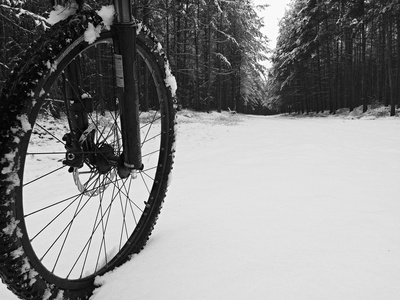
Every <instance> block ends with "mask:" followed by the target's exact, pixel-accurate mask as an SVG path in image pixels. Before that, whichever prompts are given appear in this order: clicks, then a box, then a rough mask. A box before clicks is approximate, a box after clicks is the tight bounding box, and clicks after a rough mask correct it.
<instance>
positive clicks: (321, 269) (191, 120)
mask: <svg viewBox="0 0 400 300" xmlns="http://www.w3.org/2000/svg"><path fill="white" fill-rule="evenodd" d="M188 116H190V117H188ZM179 121H180V125H179V132H178V147H177V156H176V160H175V167H174V171H173V181H172V184H171V186H170V189H169V193H168V195H167V199H166V203H165V207H164V209H163V211H162V213H161V216H160V220H159V222H158V224H157V226H156V228H155V231H154V234H153V235H152V237H151V239H150V241H149V243H148V245H147V247H146V248H145V250H144V251H143V252H142V253H140V254H139V255H138V256H136V257H134V258H133V260H132V261H130V262H128V263H126V264H125V265H123V266H122V267H120V268H119V269H117V270H116V271H114V272H112V273H109V274H107V275H105V276H103V277H102V278H100V279H99V283H102V284H103V285H102V287H101V288H99V289H98V290H96V294H95V295H94V296H93V297H92V298H91V299H92V300H110V299H112V300H113V299H116V300H128V299H129V300H131V299H135V300H142V299H143V300H153V299H171V300H180V299H191V300H192V299H285V300H286V299H289V300H291V299H296V300H299V299H304V300H310V299H349V300H355V299H360V300H361V299H362V300H366V299H371V300H372V299H373V300H379V299H382V300H391V299H393V300H394V299H399V295H400V285H399V284H398V283H399V282H400V234H399V232H400V217H399V216H400V201H399V200H400V198H399V190H398V184H399V173H400V160H399V154H400V136H399V129H400V120H399V119H398V118H384V119H377V120H347V119H343V118H296V119H292V118H288V117H252V116H242V115H235V116H231V115H227V114H224V115H219V114H216V113H213V114H210V115H207V114H196V113H186V114H183V115H181V116H180V117H179ZM0 298H1V299H4V300H11V299H16V297H15V296H13V295H11V294H10V293H9V292H7V291H6V290H5V288H4V286H1V287H0Z"/></svg>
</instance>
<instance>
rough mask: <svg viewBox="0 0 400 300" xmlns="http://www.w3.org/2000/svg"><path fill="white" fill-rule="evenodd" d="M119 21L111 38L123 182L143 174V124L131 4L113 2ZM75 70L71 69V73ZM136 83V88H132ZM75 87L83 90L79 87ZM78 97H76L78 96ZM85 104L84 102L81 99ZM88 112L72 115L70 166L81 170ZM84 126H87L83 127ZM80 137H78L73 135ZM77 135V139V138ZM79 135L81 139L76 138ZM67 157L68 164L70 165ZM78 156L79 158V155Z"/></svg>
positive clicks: (74, 78)
mask: <svg viewBox="0 0 400 300" xmlns="http://www.w3.org/2000/svg"><path fill="white" fill-rule="evenodd" d="M57 4H59V5H63V4H65V0H55V1H54V5H57ZM113 4H114V8H115V12H116V18H115V21H114V24H113V26H112V30H111V32H112V38H113V43H114V51H115V54H114V62H115V72H116V74H115V77H116V85H117V90H118V102H119V111H120V121H121V132H122V145H123V155H122V157H119V158H116V160H118V161H116V162H114V163H118V173H119V175H120V176H121V177H122V178H126V177H128V176H129V175H130V174H132V173H133V172H134V171H135V170H142V169H143V167H144V166H143V163H142V156H141V142H140V120H139V95H138V79H137V74H136V72H137V65H136V64H137V53H136V24H135V21H134V19H133V17H132V5H131V1H130V0H113ZM74 68H76V67H74V66H72V69H74ZM74 73H75V74H76V72H71V74H70V75H69V78H68V79H69V80H70V81H73V82H79V80H82V79H81V78H77V76H75V75H74ZM132 83H134V84H132ZM76 86H80V85H79V84H76ZM75 94H76V93H75ZM80 102H82V99H80ZM83 110H85V112H87V110H86V108H82V109H81V112H82V113H79V112H77V111H74V112H72V114H73V115H74V116H75V117H74V118H72V119H73V120H75V122H72V124H70V126H71V131H72V135H71V138H72V145H75V146H74V149H75V150H73V151H71V152H70V153H72V155H71V157H72V159H70V162H69V163H68V164H69V165H70V166H74V167H80V164H81V163H83V161H82V157H81V156H80V157H76V156H77V155H76V153H79V152H82V149H77V148H76V147H79V146H76V145H77V144H78V143H77V141H78V140H79V138H80V135H81V134H82V133H83V132H84V131H85V130H86V129H87V123H88V122H87V116H85V113H84V112H83ZM82 124H84V125H82ZM74 132H75V133H77V134H74ZM74 135H75V136H74ZM77 135H79V136H77ZM68 154H69V153H67V161H68ZM78 156H79V155H78Z"/></svg>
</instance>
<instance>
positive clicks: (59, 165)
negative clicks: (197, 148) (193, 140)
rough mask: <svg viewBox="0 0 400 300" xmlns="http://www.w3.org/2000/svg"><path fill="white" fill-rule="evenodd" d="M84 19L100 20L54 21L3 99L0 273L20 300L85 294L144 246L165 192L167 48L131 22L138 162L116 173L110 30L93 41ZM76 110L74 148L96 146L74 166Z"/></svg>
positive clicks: (169, 159) (169, 157)
mask: <svg viewBox="0 0 400 300" xmlns="http://www.w3.org/2000/svg"><path fill="white" fill-rule="evenodd" d="M89 23H91V26H94V27H97V26H101V24H102V20H101V18H100V17H99V16H97V14H96V13H95V12H83V13H80V14H77V15H75V16H72V17H71V18H69V19H67V20H65V21H63V22H60V23H59V24H57V25H55V26H54V27H52V28H51V29H50V30H49V32H47V33H46V35H45V36H44V37H42V38H41V39H40V40H38V42H36V44H35V45H34V46H32V48H31V49H29V50H28V51H27V52H26V53H25V54H24V55H23V56H22V57H21V63H20V65H19V66H18V67H17V68H16V69H15V71H14V72H13V74H12V76H11V78H10V80H9V81H8V82H7V83H6V84H5V88H4V89H3V92H2V95H1V102H0V106H1V113H2V116H1V128H0V132H1V141H2V142H1V145H0V164H1V168H2V169H1V174H0V181H1V188H0V197H1V200H0V226H1V228H0V276H1V278H2V279H3V281H4V282H5V283H6V284H7V285H8V287H9V288H10V289H11V290H12V291H13V292H14V293H16V294H17V295H18V296H20V297H23V298H25V299H87V298H88V297H90V295H91V293H92V291H93V289H94V278H95V277H96V276H98V275H102V274H104V273H106V272H107V271H109V270H111V269H113V268H115V267H117V266H119V265H121V264H122V263H124V262H126V261H127V259H129V257H130V256H131V255H132V254H134V253H138V252H139V251H140V250H141V249H142V248H143V247H144V246H145V244H146V242H147V240H148V237H149V236H150V234H151V232H152V230H153V227H154V225H155V223H156V220H157V217H158V215H159V212H160V209H161V206H162V203H163V200H164V197H165V194H166V191H167V186H168V178H169V174H170V171H171V169H172V163H173V153H174V142H175V131H174V124H175V114H174V107H173V106H174V103H173V102H174V100H173V89H174V82H173V78H172V76H171V74H170V71H169V67H168V62H167V61H166V59H165V56H164V54H163V51H162V49H161V48H160V46H159V43H158V42H157V41H156V40H155V39H154V36H153V35H152V34H151V33H150V32H149V31H148V30H147V29H146V28H145V27H141V28H138V30H137V32H138V35H137V41H136V43H137V53H138V54H139V55H138V56H139V60H138V75H139V76H138V78H139V80H138V81H139V83H138V87H139V96H140V127H141V128H140V131H141V147H142V150H141V151H142V161H143V163H144V169H143V170H141V171H138V172H137V174H136V176H133V175H131V176H128V177H126V176H123V177H122V176H120V174H119V173H118V167H117V166H116V165H115V164H112V163H110V160H111V159H112V158H115V157H119V156H120V155H121V153H122V152H123V147H122V141H121V135H122V131H121V126H120V118H119V116H120V112H119V109H118V97H117V96H116V89H117V88H116V86H115V78H114V69H115V60H114V58H113V56H114V53H113V49H114V48H113V41H112V36H111V34H110V32H109V31H104V30H103V32H102V33H101V34H100V36H99V37H97V39H96V40H95V41H94V42H93V41H91V43H90V44H89V43H88V42H87V41H85V32H87V30H86V29H87V28H88V26H89ZM71 66H73V69H74V73H73V76H75V77H76V78H77V77H79V81H77V80H71V79H70V75H69V76H67V73H71ZM77 82H79V84H77ZM132 84H133V83H132ZM71 94H73V95H72V96H73V99H74V100H71V99H70V97H71ZM77 99H78V100H77ZM77 102H78V103H77ZM77 105H78V106H80V107H83V110H82V109H81V110H80V111H79V113H80V114H82V113H83V114H84V115H85V120H86V122H87V125H86V126H85V128H86V130H85V132H84V133H82V134H81V136H80V139H79V143H81V144H82V145H83V144H84V143H89V140H90V144H91V146H90V147H83V146H82V149H83V150H82V151H83V152H82V153H81V155H82V157H83V159H82V162H83V163H82V165H81V166H71V165H69V166H66V165H65V164H63V161H65V160H66V159H68V157H66V149H68V147H69V143H70V141H69V137H70V135H71V134H72V133H71V130H72V129H71V124H72V123H73V122H72V120H71V115H73V114H74V113H75V111H76V107H77Z"/></svg>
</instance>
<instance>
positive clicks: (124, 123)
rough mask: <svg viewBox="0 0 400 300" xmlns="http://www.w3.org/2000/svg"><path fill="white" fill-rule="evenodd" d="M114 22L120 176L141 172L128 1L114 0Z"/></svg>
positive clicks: (132, 30)
mask: <svg viewBox="0 0 400 300" xmlns="http://www.w3.org/2000/svg"><path fill="white" fill-rule="evenodd" d="M115 2H116V7H115V10H116V14H117V23H116V24H115V25H113V28H112V30H113V37H114V51H115V54H114V61H115V73H116V74H115V76H116V84H117V89H118V97H119V98H118V100H119V109H120V120H121V131H122V146H123V149H124V151H123V155H122V157H121V159H122V163H123V165H122V166H121V164H120V165H119V168H118V172H119V175H120V176H121V177H127V176H128V175H129V174H131V173H132V172H135V171H136V170H142V169H143V163H142V155H141V140H140V120H139V93H138V78H137V74H136V72H137V52H136V26H135V23H134V19H133V18H132V7H131V4H130V1H115Z"/></svg>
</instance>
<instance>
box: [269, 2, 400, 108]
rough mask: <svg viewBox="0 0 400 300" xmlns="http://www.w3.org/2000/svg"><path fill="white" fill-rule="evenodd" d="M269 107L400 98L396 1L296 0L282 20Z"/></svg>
mask: <svg viewBox="0 0 400 300" xmlns="http://www.w3.org/2000/svg"><path fill="white" fill-rule="evenodd" d="M270 75H271V76H270V78H269V85H270V88H271V89H270V92H271V99H270V105H271V106H273V107H275V108H277V109H279V110H280V111H296V112H303V113H304V112H310V111H314V112H319V111H323V110H330V112H331V113H335V112H336V111H337V109H341V108H348V109H350V111H351V110H353V109H354V108H355V107H358V106H361V105H362V107H363V111H364V112H365V111H366V110H367V109H368V107H369V105H378V104H380V105H382V104H383V105H386V106H389V105H390V107H391V115H394V114H395V109H396V106H397V105H398V104H399V98H400V3H399V1H397V0H351V1H349V0H337V1H325V0H293V1H292V3H291V6H290V9H289V10H288V11H287V12H286V15H285V17H284V18H283V19H282V20H281V23H280V36H279V39H278V43H277V48H276V51H275V53H274V56H273V67H272V69H271V73H270Z"/></svg>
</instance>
